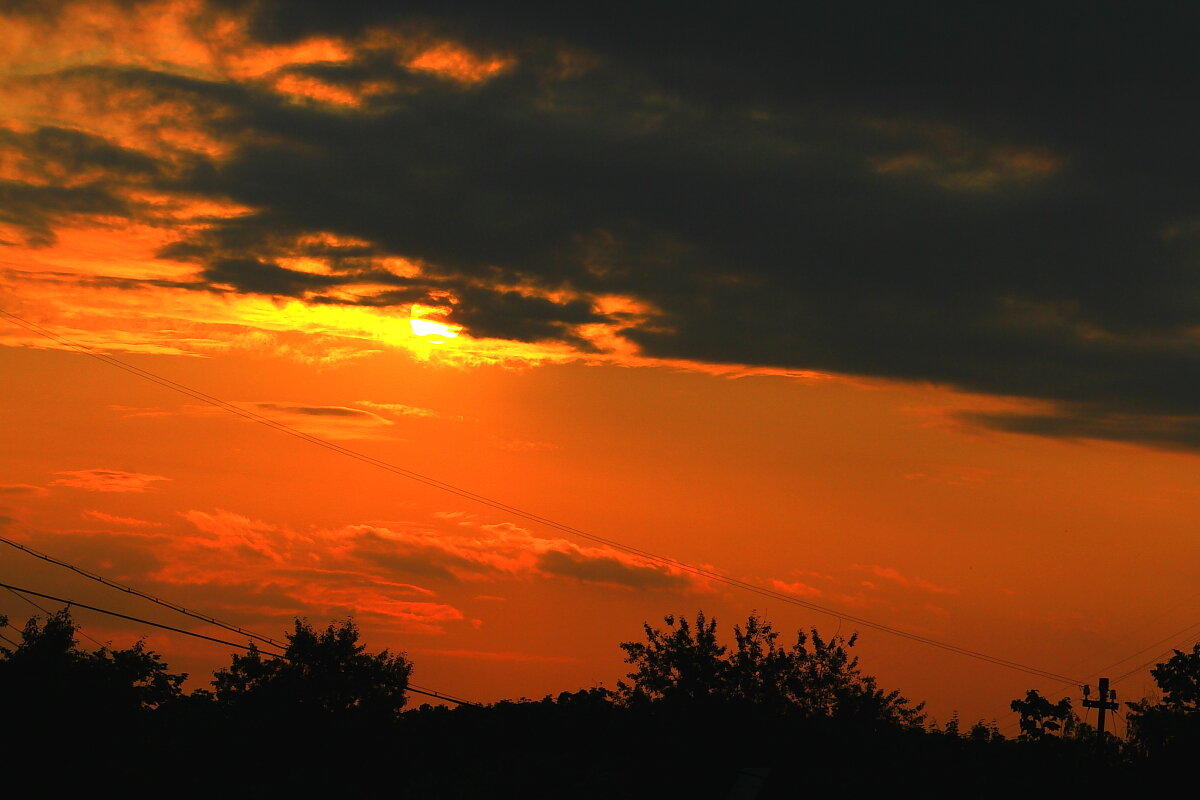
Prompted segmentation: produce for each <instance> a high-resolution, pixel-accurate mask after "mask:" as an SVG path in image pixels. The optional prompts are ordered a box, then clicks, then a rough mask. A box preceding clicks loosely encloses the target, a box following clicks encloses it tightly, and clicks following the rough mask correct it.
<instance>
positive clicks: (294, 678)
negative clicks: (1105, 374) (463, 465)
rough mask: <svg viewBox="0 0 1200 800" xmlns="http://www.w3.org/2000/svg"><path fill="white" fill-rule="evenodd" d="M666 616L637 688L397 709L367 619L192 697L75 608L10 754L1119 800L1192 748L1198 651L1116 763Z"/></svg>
mask: <svg viewBox="0 0 1200 800" xmlns="http://www.w3.org/2000/svg"><path fill="white" fill-rule="evenodd" d="M665 621H666V627H665V628H662V629H658V628H654V627H652V626H650V625H647V626H646V627H645V631H644V633H645V641H638V642H626V643H624V644H622V645H621V647H622V648H623V649H624V650H625V652H626V660H627V662H628V663H629V665H630V668H631V671H630V673H629V675H628V676H627V679H626V680H625V681H622V682H620V683H619V684H618V685H617V687H616V689H614V690H611V691H610V690H606V689H601V688H593V689H584V690H580V691H576V692H563V693H561V694H559V695H557V696H555V697H550V696H548V697H546V698H544V699H542V700H524V699H522V700H516V701H502V702H500V703H496V704H493V705H488V706H483V707H477V706H460V707H456V708H450V707H445V706H432V705H425V704H423V705H421V706H419V707H417V708H415V709H410V710H402V709H403V706H404V692H405V689H407V683H408V678H409V674H410V672H411V669H412V665H411V663H410V662H409V661H408V659H407V658H406V656H405V655H404V654H389V653H387V652H386V651H384V652H382V653H377V654H370V653H368V652H367V651H366V649H365V647H364V646H363V645H362V644H360V643H359V642H358V631H357V629H356V628H355V627H354V625H353V623H351V622H345V623H341V624H331V625H329V626H328V627H327V628H326V629H325V630H324V631H320V630H314V629H313V628H312V627H310V626H309V625H308V624H307V623H304V622H301V621H299V620H298V621H297V622H296V623H295V627H294V630H293V631H292V632H291V633H290V634H288V636H287V638H288V648H287V652H286V654H285V656H284V657H275V656H270V655H267V654H264V653H262V652H259V651H257V650H254V649H251V650H250V652H249V653H239V654H235V655H233V656H232V658H231V662H230V665H229V666H228V667H225V668H222V669H219V670H217V671H216V673H215V674H214V678H213V681H212V682H211V683H210V685H209V686H210V688H206V689H198V690H195V691H192V692H190V693H188V692H184V691H183V690H182V684H183V680H184V676H182V675H178V674H174V673H171V672H170V671H169V668H168V666H167V665H166V663H165V662H164V661H163V660H162V659H161V657H159V656H158V655H157V654H155V653H153V652H151V651H148V650H146V648H145V647H144V646H143V645H141V644H138V645H135V646H134V647H132V648H129V649H127V650H113V649H110V648H101V649H99V650H96V651H86V650H83V649H81V648H80V647H79V646H78V643H77V641H76V640H75V633H76V630H75V626H74V624H73V623H72V621H71V618H70V615H69V614H68V613H67V612H65V611H64V612H60V613H59V614H56V615H53V616H52V617H50V618H49V619H47V620H45V621H44V622H39V621H38V620H36V619H35V620H31V621H30V622H29V623H28V624H27V625H26V626H25V628H24V629H23V630H22V631H21V633H20V640H19V641H17V642H16V643H15V645H14V646H9V647H0V701H2V706H0V713H2V714H3V718H4V720H5V722H6V723H7V724H6V725H5V730H6V732H7V733H8V739H9V746H8V747H7V748H6V753H7V754H8V755H9V757H10V759H9V765H10V766H14V767H19V769H20V772H21V773H22V774H24V775H28V776H32V777H33V778H34V779H35V780H36V781H37V782H38V786H37V787H36V788H35V790H34V791H32V792H29V793H28V796H39V795H44V796H58V795H60V794H63V793H65V792H66V791H78V790H87V789H92V790H95V789H98V788H101V787H103V786H105V785H115V786H123V787H130V786H138V787H153V790H154V791H155V792H157V793H159V794H162V795H164V796H167V797H187V796H211V795H214V794H218V793H219V794H222V795H225V796H234V797H240V796H251V795H253V796H264V795H265V796H268V797H270V796H279V795H283V794H285V793H287V794H298V795H300V796H311V795H317V794H326V793H329V794H336V795H339V796H344V795H347V794H349V793H358V794H365V795H366V796H381V795H384V794H386V795H388V796H399V797H417V798H455V797H464V798H468V797H469V798H476V797H554V798H601V797H603V798H614V797H623V798H625V797H655V798H674V797H687V798H708V797H711V798H724V797H730V796H745V797H753V796H757V797H760V798H787V797H799V796H812V795H813V793H820V795H818V796H823V795H824V794H826V793H833V792H837V793H839V794H841V793H847V792H850V793H866V792H894V791H896V790H897V789H902V788H906V789H908V790H911V791H912V792H915V793H917V794H920V795H921V796H926V797H929V796H945V797H1013V796H1034V797H1038V796H1047V795H1050V794H1056V793H1059V792H1063V791H1070V792H1072V793H1078V792H1079V791H1081V790H1085V789H1088V788H1102V789H1104V790H1105V793H1106V794H1109V793H1112V792H1114V791H1118V790H1122V789H1126V790H1133V789H1141V790H1144V789H1145V788H1147V787H1148V786H1149V785H1151V784H1155V785H1157V784H1159V783H1164V784H1165V783H1167V782H1168V781H1169V780H1170V779H1171V778H1172V777H1174V776H1175V775H1177V774H1184V773H1186V772H1187V770H1188V767H1190V764H1188V760H1189V757H1191V758H1194V756H1195V754H1196V753H1197V752H1198V750H1197V743H1198V742H1200V738H1197V731H1198V727H1197V721H1198V720H1200V708H1198V701H1200V692H1198V691H1197V688H1198V687H1200V646H1197V648H1196V649H1195V650H1194V651H1193V652H1192V653H1180V652H1177V653H1176V656H1175V657H1174V658H1172V659H1170V660H1169V661H1167V662H1164V664H1160V665H1159V667H1157V668H1156V669H1155V670H1154V672H1153V674H1154V676H1155V678H1156V680H1158V681H1159V685H1160V687H1161V688H1162V690H1163V696H1162V698H1161V699H1160V700H1159V701H1157V702H1151V701H1148V700H1146V701H1142V702H1141V703H1135V704H1128V706H1129V718H1130V730H1131V731H1132V732H1133V738H1132V740H1131V741H1130V742H1127V743H1126V742H1118V741H1116V740H1112V741H1111V742H1109V743H1108V747H1107V748H1106V749H1105V750H1104V751H1103V752H1102V751H1101V750H1100V749H1098V748H1097V745H1096V742H1095V738H1094V735H1092V734H1094V731H1091V730H1090V729H1089V728H1088V727H1087V726H1084V725H1082V723H1079V721H1078V718H1077V717H1074V715H1073V711H1072V710H1071V708H1070V703H1069V702H1064V701H1059V702H1057V703H1052V702H1050V701H1048V700H1046V699H1044V698H1041V696H1040V695H1038V694H1037V693H1036V692H1032V691H1031V692H1030V693H1029V694H1028V695H1027V696H1026V698H1024V699H1022V700H1017V701H1014V703H1013V706H1014V710H1017V711H1018V712H1019V713H1020V714H1021V716H1022V726H1021V728H1022V732H1021V735H1020V736H1019V737H1018V738H1016V739H1005V738H1004V737H1003V736H1001V735H1000V733H999V731H998V730H996V728H995V726H994V724H992V725H989V724H986V723H982V722H980V723H978V724H975V725H973V726H971V728H970V729H968V730H967V731H961V730H960V724H959V721H958V720H957V718H955V719H953V720H951V721H950V722H949V723H947V724H945V725H943V726H934V725H932V724H931V723H930V722H929V721H928V720H926V719H925V717H924V715H923V713H922V709H921V706H920V705H913V704H912V703H910V702H909V701H908V700H906V699H905V698H903V697H901V696H900V695H899V693H898V692H895V691H886V690H884V689H881V688H879V687H878V686H877V685H876V681H875V679H874V678H872V677H870V676H869V675H865V674H863V672H862V670H861V668H860V666H859V664H858V659H857V658H856V657H854V656H853V655H852V648H853V647H854V644H855V638H854V637H849V638H844V637H838V636H835V637H832V638H825V637H822V636H820V635H819V634H818V632H817V631H815V630H814V631H811V632H809V633H804V632H801V633H798V634H797V635H796V638H795V640H794V641H793V642H791V643H789V644H786V646H785V644H781V643H780V641H779V635H778V633H777V632H775V631H774V630H773V629H772V628H771V626H770V624H769V623H767V622H766V621H764V620H762V619H759V618H757V617H755V616H751V617H750V618H749V619H748V620H747V622H746V624H745V625H744V626H737V627H736V628H735V630H734V643H733V646H731V647H726V646H725V645H723V644H721V642H720V641H719V638H718V636H717V628H716V623H715V622H714V621H712V620H708V619H705V618H704V616H703V615H698V616H697V618H696V620H695V623H694V624H693V623H691V622H689V621H688V620H686V619H682V618H675V617H667V618H666V620H665ZM7 630H8V631H10V632H11V631H12V629H11V628H9V629H7ZM8 638H12V636H11V633H9V634H8ZM739 782H740V783H739ZM737 785H741V786H742V787H743V788H745V789H750V788H757V790H758V792H759V793H758V794H757V795H755V794H744V795H731V791H733V789H734V787H735V786H737ZM849 796H854V794H851V795H849Z"/></svg>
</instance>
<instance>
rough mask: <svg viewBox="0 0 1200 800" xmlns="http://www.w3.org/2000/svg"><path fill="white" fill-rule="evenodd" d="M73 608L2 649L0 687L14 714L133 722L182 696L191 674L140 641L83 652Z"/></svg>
mask: <svg viewBox="0 0 1200 800" xmlns="http://www.w3.org/2000/svg"><path fill="white" fill-rule="evenodd" d="M77 630H78V626H77V625H76V624H75V622H74V620H72V618H71V613H70V611H69V610H68V609H63V610H62V611H59V612H57V613H55V614H51V615H50V616H49V617H47V619H46V621H45V623H44V624H42V623H39V621H38V618H37V617H33V618H31V619H30V620H29V621H28V622H27V623H26V624H25V627H24V629H23V630H22V631H21V640H20V642H18V643H17V645H16V647H15V648H8V647H0V686H4V687H5V688H6V689H7V690H8V691H7V694H8V697H9V701H10V703H11V704H12V705H10V710H13V711H14V713H26V714H29V715H32V716H36V717H37V718H39V719H41V720H43V721H45V722H46V723H47V724H51V723H52V721H53V720H55V719H59V718H62V717H76V716H82V715H96V714H104V715H106V716H107V717H108V718H109V719H110V720H113V719H117V720H120V719H128V718H130V717H131V716H133V715H137V714H139V713H141V712H145V711H149V710H152V709H155V708H158V707H159V706H161V705H163V704H165V703H167V702H169V701H172V700H175V699H177V698H178V697H180V696H181V694H182V690H181V688H180V687H181V685H182V683H183V681H184V680H185V679H186V678H187V675H185V674H172V673H170V672H168V671H167V665H166V664H165V663H164V662H163V660H162V658H161V657H160V656H159V655H158V654H157V653H155V652H153V651H151V650H147V649H146V647H145V643H144V642H142V641H138V642H137V643H136V644H134V645H133V647H130V648H128V649H124V650H121V649H110V648H108V647H101V648H100V649H99V650H96V651H94V652H87V651H84V650H80V649H79V646H78V642H77V641H76V639H75V634H76V631H77Z"/></svg>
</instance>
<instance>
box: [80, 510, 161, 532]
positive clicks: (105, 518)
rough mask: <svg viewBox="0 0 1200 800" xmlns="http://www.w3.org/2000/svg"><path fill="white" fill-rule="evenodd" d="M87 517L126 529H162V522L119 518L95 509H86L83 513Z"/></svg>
mask: <svg viewBox="0 0 1200 800" xmlns="http://www.w3.org/2000/svg"><path fill="white" fill-rule="evenodd" d="M83 515H84V516H85V517H90V518H92V519H95V520H99V521H100V522H106V523H110V524H113V525H120V526H122V527H125V528H161V527H162V523H161V522H150V521H148V520H144V519H136V518H134V517H118V516H116V515H115V514H107V513H105V512H103V511H96V510H95V509H85V510H84V512H83Z"/></svg>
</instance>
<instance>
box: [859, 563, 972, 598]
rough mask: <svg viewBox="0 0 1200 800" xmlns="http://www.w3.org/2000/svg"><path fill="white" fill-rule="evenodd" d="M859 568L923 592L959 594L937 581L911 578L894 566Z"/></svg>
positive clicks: (956, 590) (874, 565)
mask: <svg viewBox="0 0 1200 800" xmlns="http://www.w3.org/2000/svg"><path fill="white" fill-rule="evenodd" d="M858 569H864V570H867V571H868V572H870V573H871V574H872V575H876V576H878V577H880V578H883V579H884V580H887V581H891V582H892V583H894V584H896V585H898V586H903V587H904V588H906V589H917V590H918V591H922V592H930V593H932V594H958V589H955V588H951V587H947V586H939V585H937V584H936V583H931V582H930V581H927V580H925V579H923V578H910V577H908V576H906V575H903V574H901V573H900V571H899V570H897V569H894V568H892V567H881V566H879V565H877V564H873V565H869V566H860V567H858Z"/></svg>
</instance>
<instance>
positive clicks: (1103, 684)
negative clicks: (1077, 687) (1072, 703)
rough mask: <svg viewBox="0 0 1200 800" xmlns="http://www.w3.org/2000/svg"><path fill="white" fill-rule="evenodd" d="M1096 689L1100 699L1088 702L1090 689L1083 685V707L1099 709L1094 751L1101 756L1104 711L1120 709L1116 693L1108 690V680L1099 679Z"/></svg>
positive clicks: (1102, 751)
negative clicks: (1098, 691)
mask: <svg viewBox="0 0 1200 800" xmlns="http://www.w3.org/2000/svg"><path fill="white" fill-rule="evenodd" d="M1097 688H1099V690H1100V699H1099V700H1089V699H1088V695H1090V694H1091V693H1092V687H1091V686H1090V685H1085V686H1084V687H1083V705H1084V706H1086V707H1087V708H1095V709H1099V712H1100V719H1099V720H1098V721H1097V722H1096V749H1097V750H1098V751H1099V752H1100V753H1101V754H1103V753H1104V717H1105V715H1104V712H1105V711H1116V710H1117V709H1118V708H1120V706H1119V705H1117V693H1116V691H1115V690H1110V689H1109V688H1108V678H1101V679H1100V685H1099V687H1097ZM1110 697H1111V698H1112V699H1111V700H1110V699H1109V698H1110Z"/></svg>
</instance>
